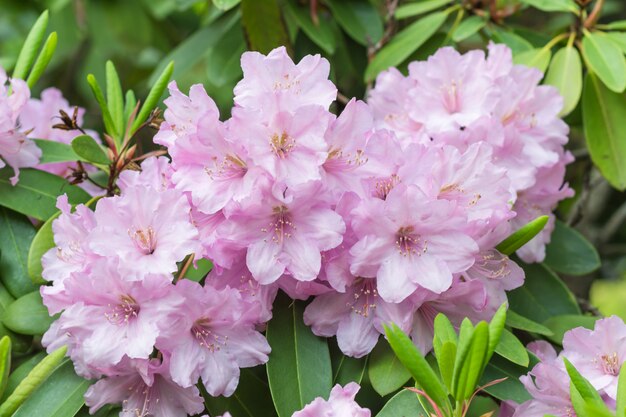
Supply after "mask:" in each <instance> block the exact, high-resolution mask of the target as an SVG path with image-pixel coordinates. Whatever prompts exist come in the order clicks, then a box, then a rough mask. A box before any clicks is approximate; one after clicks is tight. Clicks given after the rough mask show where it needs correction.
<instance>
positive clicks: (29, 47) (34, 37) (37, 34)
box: [13, 10, 48, 80]
mask: <svg viewBox="0 0 626 417" xmlns="http://www.w3.org/2000/svg"><path fill="white" fill-rule="evenodd" d="M47 27H48V11H47V10H45V11H44V12H43V13H42V14H41V15H40V16H39V18H38V19H37V21H36V22H35V24H34V25H33V27H32V29H31V30H30V32H29V33H28V36H27V37H26V41H24V45H23V46H22V49H21V51H20V54H19V55H18V57H17V62H16V63H15V69H14V70H13V78H20V79H22V80H25V79H26V76H27V75H28V71H30V69H31V67H32V66H33V63H34V62H35V58H36V57H37V53H38V52H39V47H40V46H41V43H42V42H43V37H44V36H45V34H46V29H47Z"/></svg>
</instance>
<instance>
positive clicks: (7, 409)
mask: <svg viewBox="0 0 626 417" xmlns="http://www.w3.org/2000/svg"><path fill="white" fill-rule="evenodd" d="M66 353H67V346H63V347H61V348H59V349H57V350H55V351H54V352H52V353H51V354H49V355H48V356H46V357H45V358H44V359H42V361H41V362H39V363H38V364H37V365H35V367H34V368H33V369H32V370H31V371H30V372H29V373H28V375H26V378H24V379H22V381H21V382H20V383H19V385H18V386H17V387H16V388H15V390H14V391H13V392H12V393H11V395H9V397H8V398H7V399H6V400H5V401H4V402H3V403H2V405H0V417H9V416H12V415H13V413H14V412H15V410H17V409H18V407H20V406H21V405H22V404H23V403H24V401H26V399H27V398H28V397H30V395H31V394H32V393H33V391H35V390H36V389H37V388H38V387H39V386H40V385H41V384H42V383H43V382H44V381H45V380H46V379H48V377H49V376H50V375H51V374H52V373H53V372H54V371H55V370H56V369H58V366H59V364H60V363H61V361H62V360H63V357H65V354H66ZM67 363H70V365H71V362H69V361H67ZM57 395H58V393H57ZM60 397H62V396H60ZM59 417H60V416H59ZM63 417H65V416H63Z"/></svg>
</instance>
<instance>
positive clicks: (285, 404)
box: [266, 297, 333, 417]
mask: <svg viewBox="0 0 626 417" xmlns="http://www.w3.org/2000/svg"><path fill="white" fill-rule="evenodd" d="M303 310H304V308H303V305H302V303H301V302H299V301H293V300H289V299H287V298H286V297H280V298H278V299H277V302H276V303H275V304H274V316H273V318H272V320H271V321H270V322H269V324H268V326H267V334H266V335H267V340H268V342H269V344H270V346H271V347H272V353H271V354H270V360H269V362H268V363H267V378H268V382H269V386H270V391H271V393H272V399H273V401H274V405H275V406H276V411H277V412H278V415H279V417H291V415H292V414H293V413H294V412H295V411H297V410H301V409H302V408H304V406H305V405H307V404H308V403H309V402H311V401H313V399H315V398H316V397H325V396H327V395H328V393H329V392H330V390H331V384H332V378H333V373H332V366H331V362H330V353H329V350H328V344H327V342H326V340H325V339H323V338H321V337H317V336H315V335H314V334H313V333H312V332H311V329H310V328H309V327H307V326H306V325H305V324H304V322H303V321H302V314H303Z"/></svg>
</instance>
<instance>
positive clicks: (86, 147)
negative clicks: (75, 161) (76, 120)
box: [72, 135, 111, 165]
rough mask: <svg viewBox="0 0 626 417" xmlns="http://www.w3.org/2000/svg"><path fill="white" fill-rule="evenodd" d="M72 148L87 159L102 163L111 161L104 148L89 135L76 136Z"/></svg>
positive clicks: (105, 163)
mask: <svg viewBox="0 0 626 417" xmlns="http://www.w3.org/2000/svg"><path fill="white" fill-rule="evenodd" d="M72 149H73V150H74V152H75V153H76V154H77V155H78V156H80V157H81V158H82V159H83V160H85V161H89V162H92V163H94V164H100V165H108V164H110V163H111V161H110V160H109V157H108V156H107V154H106V153H105V152H104V149H102V147H101V146H100V145H98V142H96V140H95V139H94V138H92V137H91V136H89V135H80V136H76V137H75V138H74V139H73V140H72Z"/></svg>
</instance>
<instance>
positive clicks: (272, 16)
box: [241, 0, 289, 54]
mask: <svg viewBox="0 0 626 417" xmlns="http://www.w3.org/2000/svg"><path fill="white" fill-rule="evenodd" d="M241 23H242V24H243V28H244V30H245V32H246V39H247V40H248V45H249V49H251V50H253V51H259V52H261V53H262V54H267V53H268V52H270V51H271V50H272V49H274V48H276V47H278V46H281V45H288V44H289V37H288V36H287V30H286V29H285V24H284V23H283V20H282V17H281V14H280V7H279V6H278V1H277V0H265V1H257V0H241Z"/></svg>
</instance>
